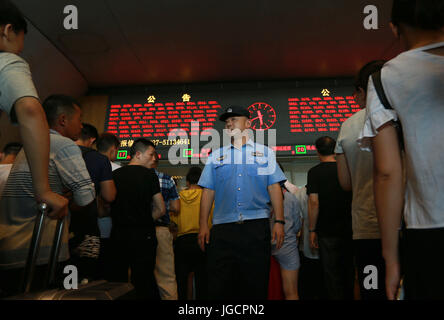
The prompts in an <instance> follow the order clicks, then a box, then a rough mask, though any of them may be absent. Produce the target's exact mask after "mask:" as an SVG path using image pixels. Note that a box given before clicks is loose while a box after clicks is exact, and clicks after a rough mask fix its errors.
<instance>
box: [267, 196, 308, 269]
mask: <svg viewBox="0 0 444 320" xmlns="http://www.w3.org/2000/svg"><path fill="white" fill-rule="evenodd" d="M301 215H302V212H301V205H300V203H299V200H298V198H297V197H296V196H295V195H293V194H291V193H290V192H285V193H284V219H285V225H284V231H285V238H284V242H283V244H282V247H281V248H280V249H279V250H278V249H276V244H275V243H273V244H272V246H271V254H272V255H273V256H275V257H276V258H277V259H278V261H279V263H280V264H281V266H283V267H284V268H285V269H287V270H296V269H298V268H299V250H298V241H297V237H296V236H297V234H298V232H299V230H300V229H301ZM270 224H271V226H270V227H271V229H272V230H273V226H274V219H270Z"/></svg>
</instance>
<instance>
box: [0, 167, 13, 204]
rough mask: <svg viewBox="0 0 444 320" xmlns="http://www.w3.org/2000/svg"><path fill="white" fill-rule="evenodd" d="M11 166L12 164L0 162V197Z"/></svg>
mask: <svg viewBox="0 0 444 320" xmlns="http://www.w3.org/2000/svg"><path fill="white" fill-rule="evenodd" d="M11 168H12V164H0V198H1V197H2V193H3V188H4V187H5V184H6V181H7V180H8V177H9V173H10V172H11Z"/></svg>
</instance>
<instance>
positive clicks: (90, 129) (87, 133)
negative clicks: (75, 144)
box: [80, 123, 99, 141]
mask: <svg viewBox="0 0 444 320" xmlns="http://www.w3.org/2000/svg"><path fill="white" fill-rule="evenodd" d="M82 127H83V128H82V133H81V134H80V139H81V140H83V141H85V140H88V139H90V138H95V139H96V140H97V138H98V137H99V133H98V132H97V129H96V127H94V126H93V125H91V124H89V123H82Z"/></svg>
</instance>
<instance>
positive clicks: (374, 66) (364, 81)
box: [355, 60, 386, 92]
mask: <svg viewBox="0 0 444 320" xmlns="http://www.w3.org/2000/svg"><path fill="white" fill-rule="evenodd" d="M384 63H386V61H385V60H373V61H370V62H369V63H367V64H366V65H365V66H363V67H362V68H361V70H359V72H358V75H357V76H356V78H355V89H356V90H357V91H358V90H359V88H362V89H364V91H365V92H367V85H368V78H369V77H370V76H371V75H372V74H373V73H375V72H377V71H379V70H381V69H382V66H383V65H384Z"/></svg>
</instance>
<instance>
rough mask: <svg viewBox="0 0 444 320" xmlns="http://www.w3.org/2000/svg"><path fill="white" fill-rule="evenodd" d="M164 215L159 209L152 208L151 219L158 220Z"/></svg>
mask: <svg viewBox="0 0 444 320" xmlns="http://www.w3.org/2000/svg"><path fill="white" fill-rule="evenodd" d="M164 214H165V212H162V209H161V208H158V207H156V206H154V208H153V213H152V217H153V219H154V220H157V219H159V218H160V217H162V216H163V215H164Z"/></svg>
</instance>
